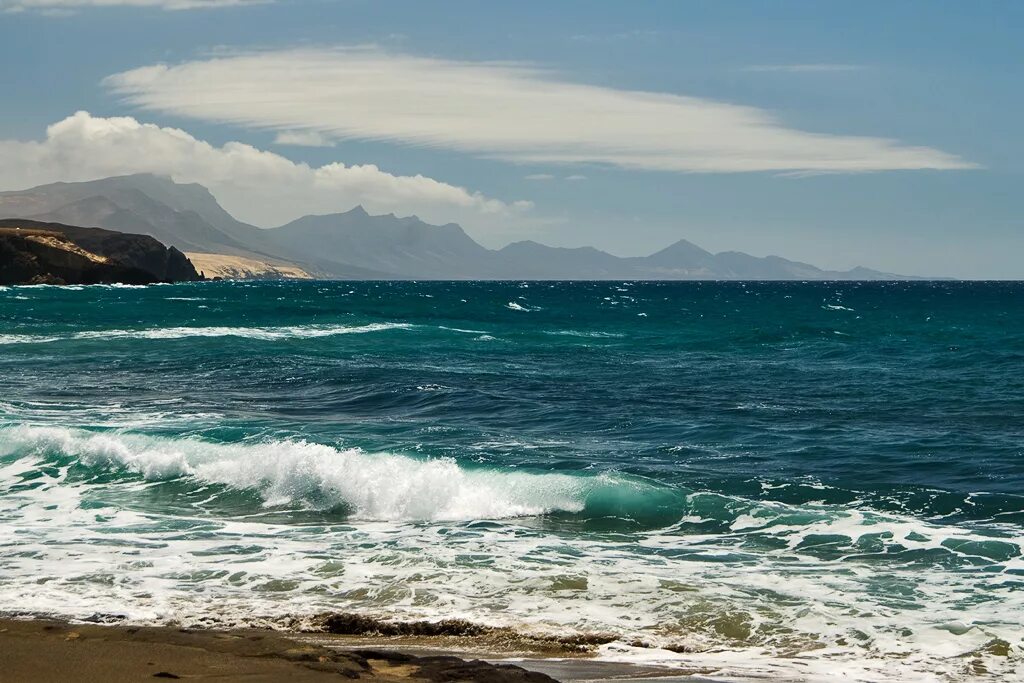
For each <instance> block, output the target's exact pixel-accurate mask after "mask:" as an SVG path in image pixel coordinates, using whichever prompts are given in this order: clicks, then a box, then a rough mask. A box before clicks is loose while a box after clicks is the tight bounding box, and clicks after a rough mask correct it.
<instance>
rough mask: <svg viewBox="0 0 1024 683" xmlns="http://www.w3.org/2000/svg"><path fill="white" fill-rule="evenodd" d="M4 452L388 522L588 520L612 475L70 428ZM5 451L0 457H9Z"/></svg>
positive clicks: (12, 436)
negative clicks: (556, 514) (568, 515)
mask: <svg viewBox="0 0 1024 683" xmlns="http://www.w3.org/2000/svg"><path fill="white" fill-rule="evenodd" d="M0 437H2V440H3V442H4V443H5V444H6V448H5V449H4V450H10V449H14V450H17V449H24V448H28V449H29V450H31V451H33V452H37V453H62V454H65V455H70V456H73V457H75V458H78V459H79V460H80V461H81V462H82V463H83V464H85V465H87V466H93V467H95V466H107V467H114V468H123V469H126V470H129V471H131V472H136V473H138V474H141V475H142V476H143V477H145V478H146V479H150V480H161V479H172V478H176V477H188V478H192V479H194V480H196V481H197V482H201V483H207V484H223V485H226V486H230V487H232V488H236V489H250V490H254V491H258V492H259V493H260V495H261V496H262V497H263V499H264V501H265V504H266V505H268V506H276V505H285V504H295V503H301V504H305V505H309V506H314V507H320V508H324V507H334V506H338V505H343V506H346V507H348V508H349V509H350V510H351V511H352V513H353V515H354V517H355V518H358V519H378V520H474V519H507V518H513V517H522V516H531V515H541V514H545V513H548V512H553V511H558V510H561V511H569V512H579V511H581V510H583V508H584V507H585V505H586V500H587V497H588V495H590V494H592V493H594V492H595V491H597V490H599V489H600V488H601V487H602V486H609V485H610V486H616V485H621V486H625V485H628V484H626V483H625V482H614V481H611V480H609V479H608V478H607V477H576V476H570V475H561V474H530V473H520V472H502V471H496V470H467V469H464V468H462V467H460V466H459V465H458V464H457V463H456V462H455V461H454V460H452V459H450V458H439V459H433V460H418V459H414V458H410V457H406V456H402V455H391V454H367V453H365V452H363V451H361V450H359V449H355V448H349V449H337V448H334V447H332V446H327V445H322V444H314V443H308V442H305V441H271V442H266V443H252V444H214V443H209V442H204V441H199V440H192V439H170V440H168V439H161V438H158V437H147V436H141V435H137V434H120V433H114V432H109V433H92V432H85V431H75V430H68V429H65V428H62V427H27V426H19V427H9V428H6V429H3V430H0ZM2 452H3V450H0V453H2Z"/></svg>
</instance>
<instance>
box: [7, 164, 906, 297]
mask: <svg viewBox="0 0 1024 683" xmlns="http://www.w3.org/2000/svg"><path fill="white" fill-rule="evenodd" d="M5 217H17V218H31V219H34V220H41V221H49V222H59V223H65V224H73V225H81V226H86V227H101V228H107V229H110V230H119V231H123V232H130V233H138V234H144V235H151V236H152V237H155V238H156V239H158V240H160V241H161V242H163V243H164V244H167V245H171V246H174V247H177V248H178V249H180V250H182V251H188V252H208V253H214V254H228V255H233V256H242V257H246V258H254V259H257V260H263V261H267V260H270V261H273V262H277V263H280V264H283V265H296V266H299V267H301V268H303V269H305V270H307V271H309V272H311V273H314V274H316V275H319V276H322V277H337V278H365V279H582V280H601V279H615V280H618V279H624V280H625V279H652V280H700V279H706V280H894V279H907V278H906V276H901V275H894V274H891V273H882V272H879V271H875V270H871V269H869V268H863V267H857V268H854V269H852V270H849V271H827V270H822V269H820V268H817V267H815V266H813V265H810V264H807V263H801V262H799V261H790V260H788V259H784V258H782V257H779V256H767V257H758V256H751V255H749V254H745V253H743V252H738V251H727V252H722V253H718V254H713V253H711V252H709V251H706V250H704V249H701V248H700V247H698V246H697V245H695V244H693V243H691V242H688V241H686V240H679V241H678V242H676V243H674V244H672V245H670V246H668V247H666V248H664V249H662V250H661V251H659V252H657V253H654V254H652V255H650V256H644V257H628V258H623V257H618V256H614V255H612V254H609V253H607V252H604V251H600V250H599V249H595V248H593V247H578V248H562V247H549V246H546V245H543V244H540V243H538V242H533V241H522V242H514V243H512V244H509V245H508V246H506V247H504V248H502V249H498V250H492V249H487V248H485V247H483V246H481V245H480V244H478V243H477V242H475V241H474V240H473V239H472V238H471V237H470V236H469V235H467V234H466V233H465V231H464V230H463V229H462V228H461V227H459V226H458V225H456V224H454V223H449V224H447V225H431V224H428V223H425V222H423V221H421V220H420V219H419V218H417V217H416V216H409V217H405V218H399V217H396V216H395V215H393V214H388V215H383V216H371V215H369V214H368V213H367V212H366V211H365V210H364V209H363V208H362V207H356V208H354V209H352V210H351V211H347V212H344V213H336V214H328V215H323V216H304V217H302V218H299V219H297V220H295V221H292V222H291V223H288V224H286V225H283V226H281V227H278V228H271V229H262V228H257V227H256V226H253V225H249V224H247V223H243V222H242V221H239V220H236V219H235V218H234V217H233V216H231V214H229V213H228V212H227V211H225V210H224V209H223V207H221V206H220V204H218V203H217V200H216V199H215V198H214V196H213V195H212V194H211V193H210V191H209V190H207V189H206V188H205V187H203V186H202V185H199V184H196V183H191V184H183V183H175V182H174V181H172V180H171V179H170V178H166V177H161V176H155V175H149V174H140V175H130V176H118V177H114V178H104V179H102V180H94V181H89V182H81V183H53V184H50V185H42V186H39V187H35V188H32V189H29V190H21V191H15V192H0V218H5Z"/></svg>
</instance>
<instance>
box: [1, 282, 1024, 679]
mask: <svg viewBox="0 0 1024 683" xmlns="http://www.w3.org/2000/svg"><path fill="white" fill-rule="evenodd" d="M1022 370H1024V285H1022V284H1019V283H955V282H911V283H741V282H735V283H711V282H686V283H619V282H615V283H604V282H602V283H532V282H531V283H490V282H487V283H462V282H460V283H445V282H432V283H409V282H390V283H389V282H369V283H367V282H294V281H293V282H280V283H273V282H267V283H255V282H253V283H230V282H225V283H197V284H187V285H174V286H153V287H146V288H117V287H102V286H97V287H86V288H75V287H60V288H58V287H16V288H8V289H0V387H2V393H0V425H2V426H0V520H4V526H3V528H2V530H0V570H2V571H0V610H7V611H11V610H17V609H27V608H28V607H30V606H32V608H33V609H37V608H38V609H42V610H44V611H45V610H49V611H54V612H60V613H65V614H68V613H70V614H71V615H77V616H87V615H89V614H93V613H96V612H103V613H113V614H123V615H125V616H127V617H129V618H132V619H136V620H151V621H159V620H167V619H172V618H173V619H179V620H185V621H187V620H189V619H196V620H201V619H203V618H208V617H209V615H208V612H209V604H208V600H209V599H210V598H211V597H213V598H215V599H216V600H218V601H220V603H221V606H222V609H221V610H220V611H221V614H220V615H219V618H226V619H228V620H229V621H230V620H231V619H232V618H235V619H242V616H241V615H243V614H245V615H252V614H254V613H259V614H260V615H261V616H263V615H265V616H266V617H267V618H276V617H279V616H281V615H302V614H311V613H314V612H316V611H319V610H325V609H335V610H339V611H349V610H351V611H364V612H369V613H375V614H379V615H383V616H401V617H405V616H408V617H409V618H424V617H425V618H437V617H441V616H450V615H458V616H464V617H466V618H471V619H475V620H478V621H484V622H488V623H508V624H510V625H513V626H516V627H517V628H524V629H540V630H544V629H549V630H550V629H555V630H559V629H561V630H565V629H570V630H580V631H588V630H590V631H594V630H596V631H602V632H614V633H620V634H622V637H623V642H628V641H630V638H633V639H635V638H636V637H638V636H639V637H641V639H646V641H647V642H648V644H651V645H658V644H666V643H667V642H668V641H672V642H673V643H675V642H676V641H682V642H683V643H685V644H686V645H687V647H689V648H691V649H692V650H694V652H695V653H696V654H693V655H690V656H689V657H690V659H687V660H686V661H687V662H688V663H689V664H691V665H693V666H698V667H701V666H702V667H704V669H703V670H707V671H710V670H713V669H715V667H719V669H717V670H724V671H731V670H733V669H729V667H730V666H731V667H733V668H734V669H735V670H736V671H739V672H740V673H749V672H750V671H747V670H746V669H743V665H742V664H741V663H738V662H741V661H747V662H752V663H753V664H751V666H754V664H756V665H757V666H759V667H761V668H762V669H763V670H769V669H772V667H778V669H777V670H778V671H782V672H789V669H786V666H788V664H786V662H785V660H784V659H780V655H782V654H785V653H790V654H792V653H794V652H799V653H803V654H801V655H800V656H801V657H806V658H807V659H808V661H810V662H813V665H808V666H812V668H813V669H814V671H818V669H819V668H820V669H821V671H823V672H824V673H823V674H822V675H823V676H826V677H827V676H830V675H835V672H836V670H837V668H839V669H843V670H844V671H847V672H854V673H855V674H856V675H863V676H865V677H866V678H865V680H875V679H879V677H880V676H881V674H880V673H879V672H880V671H883V670H884V671H888V672H894V671H895V672H896V674H898V676H899V677H902V679H903V680H907V677H910V678H913V677H914V676H920V677H923V678H924V679H928V676H931V675H936V676H937V675H938V674H937V673H936V672H945V673H944V674H943V675H947V674H948V675H949V676H954V677H960V676H968V675H984V672H985V671H988V672H992V675H997V674H998V675H1000V676H1006V675H1013V674H1014V673H1015V672H1017V673H1019V671H1018V667H1019V662H1020V657H1021V652H1022V651H1021V648H1022V637H1024V636H1022V634H1024V625H1022V623H1021V614H1022V608H1024V600H1022V599H1021V595H1022V593H1021V590H1022V589H1024V560H1022V558H1021V553H1022V546H1024V543H1022V537H1024V533H1022V531H1024V529H1022V527H1024V372H1022ZM76 558H77V559H76ZM40 576H46V577H48V579H47V580H46V581H44V582H42V583H40V582H38V578H39V577H40ZM233 606H234V607H233ZM232 609H235V610H236V612H232ZM225 614H227V615H228V616H227V617H225ZM232 614H234V615H235V616H234V617H232V616H231V615H232ZM623 647H624V648H625V646H623ZM626 649H627V650H628V649H629V648H626ZM720 651H728V652H735V653H740V654H737V658H738V659H736V660H735V661H734V660H732V659H728V658H727V657H725V655H722V654H720ZM631 652H632V651H631V650H630V652H626V654H624V655H623V656H627V655H628V654H630V653H631ZM716 652H719V654H708V653H716ZM700 653H705V654H703V655H702V654H700ZM908 653H909V654H908ZM941 653H949V654H946V655H942V654H941ZM620 654H622V653H620ZM950 654H957V655H959V656H958V657H955V658H953V659H950V658H949V655H950ZM702 657H703V659H702ZM894 658H897V659H899V661H900V662H902V664H900V666H898V667H895V668H894V664H893V660H894ZM762 660H763V661H762ZM723 662H724V663H723ZM872 662H879V663H878V664H877V666H876V664H873V663H872ZM904 665H905V666H904ZM723 667H724V668H723ZM737 667H738V668H737ZM741 669H742V671H741ZM772 670H774V669H772ZM857 672H860V673H857Z"/></svg>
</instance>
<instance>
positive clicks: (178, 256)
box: [0, 219, 202, 285]
mask: <svg viewBox="0 0 1024 683" xmlns="http://www.w3.org/2000/svg"><path fill="white" fill-rule="evenodd" d="M200 279H202V277H201V276H200V275H199V273H197V272H196V269H195V268H194V267H193V266H192V263H191V262H190V261H189V260H188V258H186V257H185V255H184V254H183V253H181V252H180V251H178V250H177V249H175V248H174V247H165V246H164V245H163V244H161V243H160V242H158V241H157V240H156V239H154V238H152V237H149V236H147V235H133V234H130V233H123V232H115V231H113V230H104V229H102V228H82V227H78V226H72V225H63V224H61V223H41V222H38V221H31V220H25V219H3V220H0V285H17V284H54V285H72V284H74V285H80V284H85V285H91V284H113V283H123V284H131V285H145V284H151V283H154V282H182V281H193V280H200Z"/></svg>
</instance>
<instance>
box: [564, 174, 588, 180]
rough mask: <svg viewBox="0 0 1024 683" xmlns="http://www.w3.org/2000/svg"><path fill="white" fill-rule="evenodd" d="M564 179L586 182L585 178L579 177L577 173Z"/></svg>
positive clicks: (583, 176)
mask: <svg viewBox="0 0 1024 683" xmlns="http://www.w3.org/2000/svg"><path fill="white" fill-rule="evenodd" d="M565 179H566V180H572V181H579V180H586V179H587V176H585V175H580V174H579V173H573V174H572V175H567V176H565Z"/></svg>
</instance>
